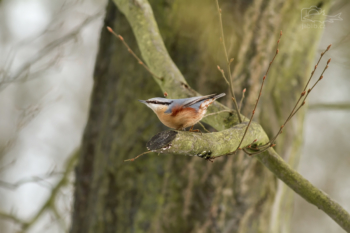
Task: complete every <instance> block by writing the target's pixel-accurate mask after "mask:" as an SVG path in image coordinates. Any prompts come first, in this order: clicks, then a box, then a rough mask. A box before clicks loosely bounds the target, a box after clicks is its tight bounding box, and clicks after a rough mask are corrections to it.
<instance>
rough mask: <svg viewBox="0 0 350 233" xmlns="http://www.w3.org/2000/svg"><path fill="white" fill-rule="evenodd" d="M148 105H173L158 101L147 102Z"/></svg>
mask: <svg viewBox="0 0 350 233" xmlns="http://www.w3.org/2000/svg"><path fill="white" fill-rule="evenodd" d="M146 103H148V104H163V105H170V104H171V103H172V101H170V102H161V101H156V100H146Z"/></svg>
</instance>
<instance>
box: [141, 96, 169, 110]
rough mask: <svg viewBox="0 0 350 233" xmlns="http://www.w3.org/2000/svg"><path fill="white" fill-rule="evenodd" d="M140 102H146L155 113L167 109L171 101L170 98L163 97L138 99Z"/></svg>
mask: <svg viewBox="0 0 350 233" xmlns="http://www.w3.org/2000/svg"><path fill="white" fill-rule="evenodd" d="M139 101H140V102H141V103H143V104H146V105H147V107H149V108H150V109H152V110H153V111H154V112H155V113H159V112H160V111H163V112H164V111H165V110H166V109H168V107H169V105H170V104H171V103H172V102H173V101H172V100H169V99H165V98H160V97H156V98H152V99H148V100H139Z"/></svg>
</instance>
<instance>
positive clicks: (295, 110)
mask: <svg viewBox="0 0 350 233" xmlns="http://www.w3.org/2000/svg"><path fill="white" fill-rule="evenodd" d="M331 46H332V45H331V44H330V45H328V47H327V49H326V50H325V51H324V52H323V53H321V56H320V58H319V59H318V62H317V64H316V65H315V67H314V70H313V71H312V72H311V75H310V78H309V80H308V81H307V82H306V84H305V87H304V89H303V92H302V93H301V94H300V97H299V99H298V101H297V102H296V104H295V105H294V108H293V110H292V111H291V113H290V114H289V116H288V118H287V119H286V121H285V122H284V124H283V125H282V126H281V127H280V129H279V130H278V132H277V134H276V135H275V136H274V137H273V139H272V140H271V141H270V143H269V144H271V145H273V143H274V142H275V141H276V139H277V137H278V135H280V134H281V133H282V129H283V128H284V126H285V125H286V124H287V123H288V121H289V120H290V119H291V118H292V117H293V116H294V115H295V113H296V112H298V111H299V109H300V108H301V107H302V106H303V105H304V104H305V99H306V97H307V96H308V95H309V93H310V92H311V90H312V89H313V88H314V87H315V86H316V84H317V83H318V82H319V81H320V80H321V79H322V78H323V73H324V72H325V71H326V69H327V68H328V64H329V63H330V61H331V59H329V60H328V62H327V65H326V67H325V68H324V70H323V72H322V74H321V76H320V78H319V79H318V80H317V82H316V83H315V84H314V85H313V86H312V88H311V89H309V90H308V91H307V93H306V89H307V87H308V85H309V83H310V81H311V79H312V77H313V76H314V73H315V72H316V69H317V67H318V64H319V63H320V61H321V59H322V57H323V55H325V54H326V52H327V51H328V50H329V49H330V48H331ZM321 77H322V78H321ZM305 94H306V96H305ZM303 96H305V97H304V100H303V102H302V103H301V105H300V106H299V107H298V104H299V103H300V101H301V99H302V98H303ZM297 107H298V108H297Z"/></svg>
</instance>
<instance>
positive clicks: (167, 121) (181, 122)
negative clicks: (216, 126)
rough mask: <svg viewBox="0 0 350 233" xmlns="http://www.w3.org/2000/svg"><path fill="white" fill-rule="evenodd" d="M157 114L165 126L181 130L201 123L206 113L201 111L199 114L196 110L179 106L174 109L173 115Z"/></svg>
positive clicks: (161, 112)
mask: <svg viewBox="0 0 350 233" xmlns="http://www.w3.org/2000/svg"><path fill="white" fill-rule="evenodd" d="M156 114H157V116H158V118H159V120H160V121H161V122H162V123H163V124H164V125H166V126H168V127H169V128H173V129H177V130H180V129H184V128H187V127H190V126H192V125H194V124H196V123H197V122H198V121H200V120H201V119H202V118H203V116H204V114H205V111H201V110H199V111H198V112H197V111H196V109H194V108H191V107H187V108H183V107H181V106H179V107H174V108H173V111H172V113H171V114H165V113H164V111H157V112H156Z"/></svg>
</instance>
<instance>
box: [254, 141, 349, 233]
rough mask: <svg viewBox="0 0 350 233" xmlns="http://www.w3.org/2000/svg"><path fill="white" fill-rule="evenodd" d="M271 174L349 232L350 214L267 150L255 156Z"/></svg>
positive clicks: (275, 154) (271, 151) (271, 150)
mask: <svg viewBox="0 0 350 233" xmlns="http://www.w3.org/2000/svg"><path fill="white" fill-rule="evenodd" d="M256 157H257V158H258V159H259V161H260V162H261V163H262V164H264V165H265V166H266V167H267V168H268V169H269V170H270V171H271V172H273V174H275V175H276V176H277V177H278V178H279V179H281V180H282V181H283V182H284V183H285V184H286V185H288V186H289V187H290V188H291V189H293V190H294V191H295V192H296V193H298V194H299V195H300V196H301V197H303V198H304V199H305V200H306V201H307V202H309V203H311V204H313V205H315V206H317V207H318V208H319V209H321V210H323V211H324V212H325V213H326V214H327V215H328V216H329V217H331V218H332V219H333V220H334V221H335V222H336V223H338V224H339V226H341V227H342V228H343V229H344V230H346V231H347V232H350V214H349V213H348V212H347V211H346V210H345V209H344V208H343V207H342V206H341V205H339V204H338V203H337V202H336V201H334V200H332V199H331V198H330V197H329V196H328V195H327V194H326V193H325V192H323V191H321V190H319V189H318V188H316V187H315V186H313V185H312V184H311V183H310V182H309V181H308V180H306V179H305V178H304V177H303V176H302V175H300V174H299V173H298V172H296V171H294V170H293V169H292V168H291V167H290V166H289V165H288V164H287V163H286V162H285V161H284V160H283V159H282V158H281V157H280V156H279V155H278V154H277V152H276V151H275V150H274V149H272V148H269V149H268V150H267V151H266V152H264V153H261V154H259V155H257V156H256Z"/></svg>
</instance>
